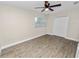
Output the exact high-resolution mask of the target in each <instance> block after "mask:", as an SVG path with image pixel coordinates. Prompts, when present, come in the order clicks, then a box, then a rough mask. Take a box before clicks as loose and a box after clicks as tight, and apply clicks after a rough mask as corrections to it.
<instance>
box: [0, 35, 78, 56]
mask: <svg viewBox="0 0 79 59" xmlns="http://www.w3.org/2000/svg"><path fill="white" fill-rule="evenodd" d="M77 44H78V42H75V41H72V40H68V39H65V38H63V37H58V36H55V35H53V36H52V35H44V36H41V37H38V38H35V39H33V40H29V41H26V42H23V43H21V44H17V45H16V46H12V47H9V48H7V49H4V50H2V55H1V58H74V57H75V54H76V49H77Z"/></svg>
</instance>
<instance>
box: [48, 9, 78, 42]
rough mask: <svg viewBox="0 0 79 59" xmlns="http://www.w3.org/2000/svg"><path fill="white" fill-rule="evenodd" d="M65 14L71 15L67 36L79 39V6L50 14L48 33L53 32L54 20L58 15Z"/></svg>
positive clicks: (62, 15)
mask: <svg viewBox="0 0 79 59" xmlns="http://www.w3.org/2000/svg"><path fill="white" fill-rule="evenodd" d="M64 16H68V17H69V25H68V32H67V37H69V38H72V39H74V40H78V41H79V8H72V9H70V10H65V11H61V12H57V13H52V14H50V15H49V17H48V28H47V33H50V34H52V33H53V32H52V31H53V20H54V19H55V18H56V17H64Z"/></svg>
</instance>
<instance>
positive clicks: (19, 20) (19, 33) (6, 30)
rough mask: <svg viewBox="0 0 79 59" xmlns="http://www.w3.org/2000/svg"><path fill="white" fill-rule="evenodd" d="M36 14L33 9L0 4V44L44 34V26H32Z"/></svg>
mask: <svg viewBox="0 0 79 59" xmlns="http://www.w3.org/2000/svg"><path fill="white" fill-rule="evenodd" d="M38 15H39V13H36V12H34V11H30V10H24V9H21V8H17V7H13V6H5V5H0V26H1V27H0V36H1V37H0V46H2V47H4V46H7V45H9V44H13V43H15V42H18V41H22V40H25V39H28V38H31V37H34V36H39V35H43V34H45V33H46V27H40V28H35V27H34V17H36V16H38Z"/></svg>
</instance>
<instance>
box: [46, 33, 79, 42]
mask: <svg viewBox="0 0 79 59" xmlns="http://www.w3.org/2000/svg"><path fill="white" fill-rule="evenodd" d="M47 34H48V35H54V34H53V33H47ZM61 37H63V36H61ZM64 38H66V39H69V40H73V41H76V42H79V40H78V39H74V38H71V37H67V36H65V37H64Z"/></svg>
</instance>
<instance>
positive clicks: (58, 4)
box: [50, 4, 61, 7]
mask: <svg viewBox="0 0 79 59" xmlns="http://www.w3.org/2000/svg"><path fill="white" fill-rule="evenodd" d="M58 6H61V4H56V5H52V6H50V7H58Z"/></svg>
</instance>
